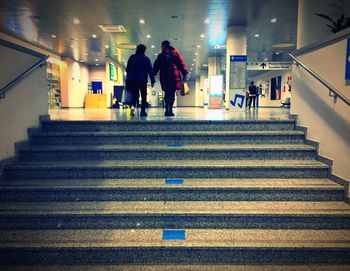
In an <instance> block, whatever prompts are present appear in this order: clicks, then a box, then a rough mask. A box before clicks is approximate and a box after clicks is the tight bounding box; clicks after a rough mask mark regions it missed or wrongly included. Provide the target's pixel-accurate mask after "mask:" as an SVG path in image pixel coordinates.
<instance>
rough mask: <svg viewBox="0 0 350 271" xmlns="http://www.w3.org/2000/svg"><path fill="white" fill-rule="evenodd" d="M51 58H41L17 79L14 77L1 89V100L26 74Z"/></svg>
mask: <svg viewBox="0 0 350 271" xmlns="http://www.w3.org/2000/svg"><path fill="white" fill-rule="evenodd" d="M48 58H49V56H46V57H44V58H43V59H40V60H39V61H38V62H37V63H35V64H34V65H33V66H32V67H30V68H29V69H27V70H26V71H24V72H23V73H21V74H20V75H18V76H17V77H16V78H15V79H13V80H12V81H11V82H10V83H8V84H7V85H6V86H4V87H3V88H2V89H0V100H1V99H4V98H5V94H6V92H7V91H8V90H9V89H10V88H11V87H13V86H14V85H16V84H17V83H18V82H20V81H21V80H22V79H24V78H25V77H26V76H28V75H29V74H31V73H32V72H33V71H34V70H36V69H37V68H39V67H40V68H41V67H42V66H43V65H44V64H46V60H47V59H48Z"/></svg>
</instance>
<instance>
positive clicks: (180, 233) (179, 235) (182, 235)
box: [163, 230, 186, 240]
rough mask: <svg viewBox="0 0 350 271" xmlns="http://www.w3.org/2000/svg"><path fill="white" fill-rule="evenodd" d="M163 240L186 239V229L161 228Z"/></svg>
mask: <svg viewBox="0 0 350 271" xmlns="http://www.w3.org/2000/svg"><path fill="white" fill-rule="evenodd" d="M163 240H186V231H185V230H163Z"/></svg>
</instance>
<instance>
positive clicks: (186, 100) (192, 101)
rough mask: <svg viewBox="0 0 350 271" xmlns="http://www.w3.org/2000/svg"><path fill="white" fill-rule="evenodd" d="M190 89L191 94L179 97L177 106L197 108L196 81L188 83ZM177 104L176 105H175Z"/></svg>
mask: <svg viewBox="0 0 350 271" xmlns="http://www.w3.org/2000/svg"><path fill="white" fill-rule="evenodd" d="M187 84H188V87H189V88H190V94H189V95H185V96H180V95H179V96H177V106H178V107H185V106H191V107H192V106H195V105H196V81H188V82H187ZM175 104H176V103H175Z"/></svg>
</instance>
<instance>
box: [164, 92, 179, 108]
mask: <svg viewBox="0 0 350 271" xmlns="http://www.w3.org/2000/svg"><path fill="white" fill-rule="evenodd" d="M175 92H176V90H175V89H174V90H168V89H167V90H166V91H165V94H164V102H165V106H166V107H173V105H174V101H175Z"/></svg>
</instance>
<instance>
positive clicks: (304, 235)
mask: <svg viewBox="0 0 350 271" xmlns="http://www.w3.org/2000/svg"><path fill="white" fill-rule="evenodd" d="M162 238H163V230H162V229H152V230H138V229H127V230H40V231H38V230H17V231H11V230H10V231H0V248H16V247H21V248H39V247H40V248H97V247H98V248H118V247H119V248H126V247H130V248H136V247H137V248H141V247H151V248H156V247H162V248H164V247H167V248H171V247H174V248H199V247H200V248H230V249H234V248H261V249H263V248H276V249H286V248H303V249H306V248H315V249H317V248H332V249H336V248H347V249H348V248H350V231H348V230H259V229H234V230H215V229H205V230H204V229H187V230H186V240H163V239H162Z"/></svg>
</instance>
